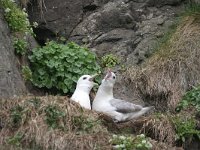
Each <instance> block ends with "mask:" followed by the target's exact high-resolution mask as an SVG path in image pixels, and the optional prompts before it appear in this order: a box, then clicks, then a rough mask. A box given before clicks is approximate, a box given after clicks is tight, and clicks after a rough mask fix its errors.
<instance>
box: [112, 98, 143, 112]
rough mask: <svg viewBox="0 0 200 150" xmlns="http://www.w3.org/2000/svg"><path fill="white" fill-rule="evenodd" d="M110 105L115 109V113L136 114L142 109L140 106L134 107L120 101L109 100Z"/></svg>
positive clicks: (131, 104)
mask: <svg viewBox="0 0 200 150" xmlns="http://www.w3.org/2000/svg"><path fill="white" fill-rule="evenodd" d="M110 104H111V105H112V106H113V107H115V108H116V111H117V112H121V113H131V112H137V111H140V110H141V109H142V106H140V105H135V104H133V103H130V102H127V101H124V100H121V99H111V100H110Z"/></svg>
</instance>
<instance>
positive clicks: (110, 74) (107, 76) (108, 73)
mask: <svg viewBox="0 0 200 150" xmlns="http://www.w3.org/2000/svg"><path fill="white" fill-rule="evenodd" d="M111 76H112V72H111V69H110V68H109V69H108V71H107V74H106V76H105V78H104V79H105V80H107V79H108V78H110V77H111Z"/></svg>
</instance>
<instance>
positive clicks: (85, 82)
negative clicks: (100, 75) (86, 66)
mask: <svg viewBox="0 0 200 150" xmlns="http://www.w3.org/2000/svg"><path fill="white" fill-rule="evenodd" d="M96 76H97V75H96V74H95V75H92V76H91V75H83V76H81V77H80V78H79V79H78V81H77V84H76V89H79V90H81V91H84V92H87V93H90V91H91V89H92V88H93V86H94V85H96V83H95V82H94V81H93V80H94V78H95V77H96Z"/></svg>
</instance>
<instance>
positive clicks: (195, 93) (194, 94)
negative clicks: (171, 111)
mask: <svg viewBox="0 0 200 150" xmlns="http://www.w3.org/2000/svg"><path fill="white" fill-rule="evenodd" d="M189 106H193V107H195V108H196V110H197V111H198V112H200V87H196V88H194V89H192V90H190V91H188V92H186V93H185V95H184V96H183V98H182V100H181V101H180V102H179V104H178V106H177V107H176V111H178V112H180V111H181V110H182V109H185V108H187V107H189Z"/></svg>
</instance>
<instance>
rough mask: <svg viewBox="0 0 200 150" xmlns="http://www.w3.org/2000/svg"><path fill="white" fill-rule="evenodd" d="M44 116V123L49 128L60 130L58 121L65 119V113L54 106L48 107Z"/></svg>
mask: <svg viewBox="0 0 200 150" xmlns="http://www.w3.org/2000/svg"><path fill="white" fill-rule="evenodd" d="M45 114H46V118H45V120H46V123H47V124H48V126H49V127H51V128H54V129H55V128H62V126H61V125H60V120H62V119H63V117H65V112H63V111H62V110H60V109H59V108H58V107H57V106H55V105H49V106H47V107H46V108H45Z"/></svg>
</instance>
